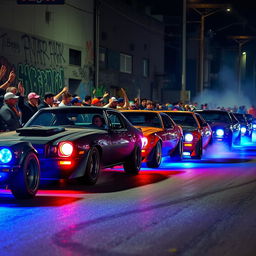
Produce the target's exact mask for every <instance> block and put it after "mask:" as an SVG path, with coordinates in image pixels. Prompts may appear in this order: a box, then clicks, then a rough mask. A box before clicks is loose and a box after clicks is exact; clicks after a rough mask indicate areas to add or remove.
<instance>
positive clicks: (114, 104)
mask: <svg viewBox="0 0 256 256" xmlns="http://www.w3.org/2000/svg"><path fill="white" fill-rule="evenodd" d="M109 101H110V102H111V104H110V106H109V107H110V108H116V107H117V105H118V100H117V98H116V97H111V98H110V99H109Z"/></svg>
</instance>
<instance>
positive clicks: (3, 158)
mask: <svg viewBox="0 0 256 256" xmlns="http://www.w3.org/2000/svg"><path fill="white" fill-rule="evenodd" d="M11 160H12V152H11V150H10V149H8V148H2V149H1V150H0V162H2V163H4V164H7V163H9V162H11Z"/></svg>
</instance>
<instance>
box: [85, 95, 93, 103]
mask: <svg viewBox="0 0 256 256" xmlns="http://www.w3.org/2000/svg"><path fill="white" fill-rule="evenodd" d="M84 102H85V103H86V104H87V105H91V104H92V97H91V96H90V95H86V96H85V97H84Z"/></svg>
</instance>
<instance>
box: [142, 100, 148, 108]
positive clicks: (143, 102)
mask: <svg viewBox="0 0 256 256" xmlns="http://www.w3.org/2000/svg"><path fill="white" fill-rule="evenodd" d="M146 104H147V99H141V105H142V106H143V107H146Z"/></svg>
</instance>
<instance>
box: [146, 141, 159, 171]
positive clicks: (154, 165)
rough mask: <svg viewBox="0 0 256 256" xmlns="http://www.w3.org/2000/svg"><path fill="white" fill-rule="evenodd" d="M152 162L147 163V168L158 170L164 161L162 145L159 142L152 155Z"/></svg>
mask: <svg viewBox="0 0 256 256" xmlns="http://www.w3.org/2000/svg"><path fill="white" fill-rule="evenodd" d="M149 158H150V161H148V162H147V167H149V168H158V167H159V166H160V164H161V161H162V144H161V142H160V141H158V142H157V143H156V145H155V147H154V148H153V149H152V151H151V153H150V157H149Z"/></svg>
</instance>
